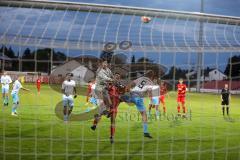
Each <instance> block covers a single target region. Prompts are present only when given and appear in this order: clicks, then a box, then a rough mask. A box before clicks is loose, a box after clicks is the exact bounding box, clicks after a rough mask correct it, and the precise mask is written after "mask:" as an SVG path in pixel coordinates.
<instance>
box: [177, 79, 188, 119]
mask: <svg viewBox="0 0 240 160" xmlns="http://www.w3.org/2000/svg"><path fill="white" fill-rule="evenodd" d="M178 82H179V83H178V85H177V90H178V97H177V102H178V106H177V110H178V114H179V115H180V110H181V106H182V110H183V113H184V114H185V113H186V106H185V97H186V92H187V86H186V85H185V84H183V79H182V78H180V79H179V81H178Z"/></svg>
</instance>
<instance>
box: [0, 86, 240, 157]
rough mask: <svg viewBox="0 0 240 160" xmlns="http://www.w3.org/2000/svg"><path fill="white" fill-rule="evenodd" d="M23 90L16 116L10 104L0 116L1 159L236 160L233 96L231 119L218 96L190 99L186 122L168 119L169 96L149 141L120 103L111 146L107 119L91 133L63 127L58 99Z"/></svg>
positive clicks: (239, 116)
mask: <svg viewBox="0 0 240 160" xmlns="http://www.w3.org/2000/svg"><path fill="white" fill-rule="evenodd" d="M25 87H27V88H30V89H31V90H32V91H31V92H25V91H21V93H20V100H21V105H20V108H19V109H18V112H19V116H18V117H13V116H11V115H10V113H11V103H10V106H9V107H2V110H1V112H0V159H3V160H4V159H6V160H16V159H22V160H32V159H44V160H46V159H54V160H55V159H69V160H70V159H76V160H77V159H87V160H91V159H100V160H106V159H115V160H117V159H122V160H125V159H131V160H132V159H136V160H139V159H148V160H151V159H161V160H165V159H167V160H168V159H169V160H183V159H185V160H195V159H203V160H208V159H217V160H222V159H224V160H237V159H238V160H239V159H240V103H239V101H240V97H239V96H232V101H231V112H230V113H231V115H230V117H225V118H224V117H223V116H222V114H221V107H220V96H219V95H214V94H197V93H189V94H188V96H187V107H188V108H189V109H191V111H192V115H191V119H176V118H174V116H172V115H175V114H176V101H175V99H176V93H175V92H171V93H170V97H169V98H167V99H166V101H167V112H168V116H167V118H166V117H165V118H164V117H161V120H159V121H156V120H155V119H154V118H152V119H150V122H149V130H150V133H151V134H152V136H153V137H154V138H153V139H146V138H144V137H143V135H142V125H141V119H140V117H139V115H138V114H137V110H136V108H135V107H134V106H128V105H126V104H124V103H122V104H121V105H120V107H119V116H118V118H117V129H116V136H115V143H114V144H113V145H111V144H110V143H109V120H108V119H107V118H103V120H102V121H101V123H100V125H99V126H98V128H97V130H96V131H91V130H90V126H91V124H92V122H91V121H72V122H69V123H68V124H64V123H63V121H61V120H60V119H58V118H57V117H56V115H55V106H56V104H57V103H58V102H60V101H61V94H60V93H57V92H55V91H53V90H51V89H50V88H49V86H43V87H42V90H41V94H40V95H39V96H38V95H37V92H36V89H35V86H33V85H25ZM147 103H148V100H146V104H147ZM1 104H2V100H1ZM84 104H85V97H81V96H78V98H77V99H76V100H75V105H76V106H75V108H74V110H73V112H74V113H78V112H80V111H83V110H84V109H85V108H84V107H83V105H84ZM152 113H154V111H152Z"/></svg>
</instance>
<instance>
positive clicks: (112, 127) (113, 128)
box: [110, 126, 115, 137]
mask: <svg viewBox="0 0 240 160" xmlns="http://www.w3.org/2000/svg"><path fill="white" fill-rule="evenodd" d="M110 129H111V137H114V134H115V127H114V126H111V128H110Z"/></svg>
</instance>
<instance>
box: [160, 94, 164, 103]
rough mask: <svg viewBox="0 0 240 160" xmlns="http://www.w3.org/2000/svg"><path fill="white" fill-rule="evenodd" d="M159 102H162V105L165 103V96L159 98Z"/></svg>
mask: <svg viewBox="0 0 240 160" xmlns="http://www.w3.org/2000/svg"><path fill="white" fill-rule="evenodd" d="M159 100H160V102H161V103H165V96H164V95H161V96H160V97H159Z"/></svg>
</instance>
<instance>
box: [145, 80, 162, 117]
mask: <svg viewBox="0 0 240 160" xmlns="http://www.w3.org/2000/svg"><path fill="white" fill-rule="evenodd" d="M159 97H160V86H159V81H158V79H157V78H154V80H153V85H152V86H151V90H150V92H149V98H150V103H149V110H148V115H149V116H151V109H152V108H156V118H157V119H159V109H158V107H159Z"/></svg>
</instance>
